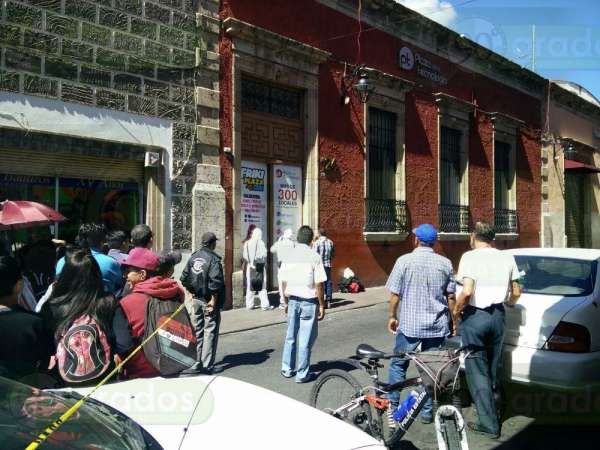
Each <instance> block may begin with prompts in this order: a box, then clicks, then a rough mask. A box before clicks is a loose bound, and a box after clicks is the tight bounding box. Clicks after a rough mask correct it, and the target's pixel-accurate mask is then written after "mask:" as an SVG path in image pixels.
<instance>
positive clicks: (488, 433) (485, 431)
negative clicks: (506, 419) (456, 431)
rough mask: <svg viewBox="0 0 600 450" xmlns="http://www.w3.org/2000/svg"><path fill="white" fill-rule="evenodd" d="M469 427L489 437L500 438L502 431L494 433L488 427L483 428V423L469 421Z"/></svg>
mask: <svg viewBox="0 0 600 450" xmlns="http://www.w3.org/2000/svg"><path fill="white" fill-rule="evenodd" d="M467 427H468V428H469V430H471V431H472V432H474V433H476V434H479V435H481V436H486V437H488V438H489V439H498V438H499V437H500V433H494V432H492V431H490V430H488V429H486V428H483V427H482V426H481V425H479V424H478V423H475V422H467Z"/></svg>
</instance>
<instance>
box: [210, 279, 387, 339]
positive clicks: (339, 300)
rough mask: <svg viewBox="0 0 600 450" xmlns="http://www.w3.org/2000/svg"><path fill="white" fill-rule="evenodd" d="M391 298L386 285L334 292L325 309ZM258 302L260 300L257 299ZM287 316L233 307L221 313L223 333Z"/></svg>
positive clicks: (344, 308)
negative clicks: (355, 290)
mask: <svg viewBox="0 0 600 450" xmlns="http://www.w3.org/2000/svg"><path fill="white" fill-rule="evenodd" d="M388 300H389V293H388V291H387V290H386V289H385V287H383V286H381V287H374V288H368V289H366V290H365V292H360V293H358V294H342V293H340V292H334V294H333V302H332V305H331V309H327V310H325V317H327V315H328V314H335V313H338V312H341V311H348V310H350V309H358V308H365V307H367V306H373V305H377V304H379V303H385V302H387V301H388ZM257 303H258V301H257ZM285 322H286V316H285V314H284V313H283V310H281V309H273V310H270V311H263V310H261V309H260V308H256V309H253V310H247V309H246V308H238V309H231V310H229V311H223V312H222V313H221V330H220V333H219V334H221V335H223V334H230V333H238V332H240V331H247V330H253V329H255V328H262V327H267V326H269V325H275V324H278V323H285Z"/></svg>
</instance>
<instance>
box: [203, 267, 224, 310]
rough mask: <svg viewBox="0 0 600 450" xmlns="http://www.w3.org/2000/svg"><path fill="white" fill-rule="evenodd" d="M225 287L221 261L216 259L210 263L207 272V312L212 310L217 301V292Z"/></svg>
mask: <svg viewBox="0 0 600 450" xmlns="http://www.w3.org/2000/svg"><path fill="white" fill-rule="evenodd" d="M223 286H225V280H224V277H223V266H222V265H221V261H219V260H217V259H216V258H215V259H213V260H212V261H211V262H210V267H209V270H208V291H209V292H210V300H209V302H208V304H207V306H208V308H209V310H211V311H212V310H214V309H215V307H216V306H217V303H218V301H219V299H218V297H219V292H221V289H223Z"/></svg>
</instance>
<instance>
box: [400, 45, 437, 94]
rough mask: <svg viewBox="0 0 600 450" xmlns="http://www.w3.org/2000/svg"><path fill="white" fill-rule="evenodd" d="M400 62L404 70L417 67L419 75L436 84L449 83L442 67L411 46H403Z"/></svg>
mask: <svg viewBox="0 0 600 450" xmlns="http://www.w3.org/2000/svg"><path fill="white" fill-rule="evenodd" d="M398 63H399V65H400V67H401V68H402V70H406V71H411V70H413V68H415V67H416V68H417V75H418V76H420V77H421V78H425V79H427V80H429V81H431V82H432V83H434V84H442V85H444V84H448V79H447V78H446V77H445V76H444V75H443V74H442V69H441V67H440V66H438V65H437V64H434V63H433V62H432V61H431V60H430V59H428V58H425V57H424V56H423V55H422V54H420V53H417V52H413V51H412V49H411V48H410V47H402V48H401V49H400V52H399V54H398Z"/></svg>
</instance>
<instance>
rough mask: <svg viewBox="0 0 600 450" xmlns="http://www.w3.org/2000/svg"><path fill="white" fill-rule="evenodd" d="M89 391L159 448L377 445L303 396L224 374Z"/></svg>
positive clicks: (146, 381) (303, 449) (346, 449)
mask: <svg viewBox="0 0 600 450" xmlns="http://www.w3.org/2000/svg"><path fill="white" fill-rule="evenodd" d="M90 389H91V388H87V389H83V388H78V389H77V390H76V391H77V393H78V394H81V395H85V394H86V393H87V392H89V391H90ZM63 392H64V391H63ZM67 392H68V390H67ZM92 398H94V399H96V400H98V401H100V402H101V403H103V404H106V405H109V406H111V407H112V408H114V409H116V410H118V411H119V412H121V413H123V414H125V415H127V416H129V417H130V418H131V419H133V421H135V422H136V423H137V424H138V425H140V426H141V427H143V429H144V430H145V431H147V432H148V433H149V434H150V435H151V436H152V437H153V438H154V439H155V440H156V441H157V442H158V443H159V444H160V446H161V447H162V448H164V449H165V450H171V449H174V450H175V449H182V450H184V449H190V450H191V449H193V450H196V449H200V448H205V449H226V450H234V449H238V448H239V449H242V448H251V449H261V450H266V449H273V450H275V449H276V450H280V449H286V450H292V449H298V450H306V449H328V450H336V449H339V450H342V449H343V450H350V449H358V448H360V449H368V450H375V449H380V450H383V449H385V446H383V445H382V444H380V443H379V442H378V441H377V440H375V439H374V438H372V437H371V436H369V435H367V434H366V433H363V432H362V431H360V430H359V429H358V428H356V427H353V426H351V425H349V424H346V423H344V422H342V421H340V420H338V419H335V418H333V417H332V416H330V415H328V414H325V413H323V412H321V411H318V410H316V409H314V408H311V407H310V406H308V405H305V404H304V403H301V402H298V401H296V400H293V399H291V398H289V397H285V396H283V395H281V394H278V393H276V392H273V391H270V390H267V389H264V388H261V387H258V386H255V385H252V384H248V383H245V382H243V381H239V380H235V379H232V378H228V377H224V376H204V375H202V376H197V377H189V378H170V379H165V378H147V379H136V380H130V381H125V382H119V383H113V384H108V385H105V386H103V387H101V388H100V389H99V390H98V391H96V392H95V393H94V394H93V395H92Z"/></svg>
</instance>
